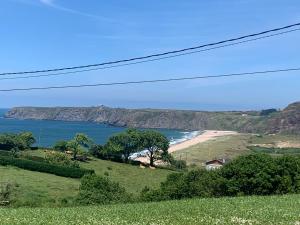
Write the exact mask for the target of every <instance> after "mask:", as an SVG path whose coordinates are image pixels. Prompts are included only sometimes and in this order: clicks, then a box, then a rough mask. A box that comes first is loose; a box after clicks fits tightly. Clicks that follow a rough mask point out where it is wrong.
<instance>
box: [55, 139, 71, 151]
mask: <svg viewBox="0 0 300 225" xmlns="http://www.w3.org/2000/svg"><path fill="white" fill-rule="evenodd" d="M53 149H54V150H56V151H60V152H65V151H67V150H68V142H67V141H58V142H56V143H55V144H54V146H53Z"/></svg>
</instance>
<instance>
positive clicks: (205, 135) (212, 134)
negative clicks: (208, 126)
mask: <svg viewBox="0 0 300 225" xmlns="http://www.w3.org/2000/svg"><path fill="white" fill-rule="evenodd" d="M237 134H238V133H237V132H235V131H220V130H204V132H201V133H200V134H199V135H197V136H195V137H193V138H191V139H189V140H186V141H183V142H180V143H178V144H174V145H171V146H170V148H169V150H168V151H169V153H172V152H176V151H180V150H183V149H185V148H188V147H190V146H193V145H196V144H199V143H203V142H206V141H210V140H215V139H216V138H218V137H223V136H230V135H237Z"/></svg>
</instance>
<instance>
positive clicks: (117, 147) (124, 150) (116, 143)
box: [105, 129, 142, 163]
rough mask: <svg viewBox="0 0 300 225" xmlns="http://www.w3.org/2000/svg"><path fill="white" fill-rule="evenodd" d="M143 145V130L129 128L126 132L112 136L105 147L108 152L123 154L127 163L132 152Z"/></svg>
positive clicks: (138, 149)
mask: <svg viewBox="0 0 300 225" xmlns="http://www.w3.org/2000/svg"><path fill="white" fill-rule="evenodd" d="M141 146H142V142H141V132H140V131H138V130H136V129H128V130H126V131H125V132H122V133H119V134H117V135H114V136H112V137H110V138H109V140H108V142H107V144H106V146H105V149H106V150H107V151H108V153H119V154H122V156H123V157H124V160H125V162H126V163H127V162H128V161H129V156H130V154H131V153H135V152H138V151H140V150H141Z"/></svg>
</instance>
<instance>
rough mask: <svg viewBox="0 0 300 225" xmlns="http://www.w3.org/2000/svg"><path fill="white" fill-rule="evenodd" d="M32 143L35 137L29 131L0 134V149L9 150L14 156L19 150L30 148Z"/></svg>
mask: <svg viewBox="0 0 300 225" xmlns="http://www.w3.org/2000/svg"><path fill="white" fill-rule="evenodd" d="M34 143H35V138H34V137H33V134H32V133H31V132H21V133H18V134H13V133H4V134H0V149H1V150H7V151H11V152H12V155H13V156H16V155H17V152H18V151H19V150H25V149H30V147H31V146H32V145H33V144H34Z"/></svg>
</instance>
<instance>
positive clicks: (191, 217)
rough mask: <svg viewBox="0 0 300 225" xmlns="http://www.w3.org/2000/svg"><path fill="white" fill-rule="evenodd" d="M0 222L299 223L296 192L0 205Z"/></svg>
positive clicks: (299, 200)
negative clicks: (46, 205) (128, 201)
mask: <svg viewBox="0 0 300 225" xmlns="http://www.w3.org/2000/svg"><path fill="white" fill-rule="evenodd" d="M0 224H2V225H17V224H24V225H25V224H26V225H38V224H43V225H44V224H53V225H56V224H61V225H72V224H74V225H75V224H76V225H80V224H82V225H83V224H84V225H90V224H103V225H106V224H107V225H108V224H109V225H110V224H111V225H112V224H113V225H118V224H122V225H126V224H135V225H138V224H145V225H146V224H153V225H154V224H155V225H164V224H174V225H176V224H184V225H188V224H191V225H195V224H205V225H208V224H224V225H227V224H247V225H255V224H262V225H271V224H272V225H274V224H276V225H280V224H282V225H289V224H291V225H299V224H300V195H289V196H288V195H287V196H269V197H238V198H219V199H214V198H211V199H191V200H181V201H167V202H159V203H137V204H124V205H108V206H92V207H75V208H18V209H9V208H2V209H1V208H0Z"/></svg>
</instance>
